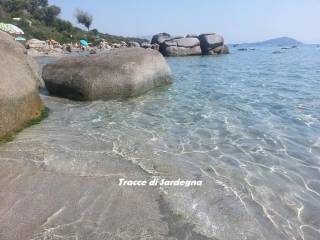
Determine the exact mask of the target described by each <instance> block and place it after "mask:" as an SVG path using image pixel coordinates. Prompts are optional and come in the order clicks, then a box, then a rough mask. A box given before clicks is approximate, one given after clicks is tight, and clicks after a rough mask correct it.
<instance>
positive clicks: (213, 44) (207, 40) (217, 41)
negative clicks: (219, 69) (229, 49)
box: [199, 33, 224, 55]
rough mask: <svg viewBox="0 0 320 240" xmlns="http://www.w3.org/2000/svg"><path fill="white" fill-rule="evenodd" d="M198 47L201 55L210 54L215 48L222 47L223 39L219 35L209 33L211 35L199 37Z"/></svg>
mask: <svg viewBox="0 0 320 240" xmlns="http://www.w3.org/2000/svg"><path fill="white" fill-rule="evenodd" d="M199 40H200V46H201V50H202V54H204V55H206V54H211V53H212V50H214V49H215V48H217V47H220V46H223V45H224V39H223V37H222V36H221V35H219V34H215V33H211V34H201V35H200V36H199Z"/></svg>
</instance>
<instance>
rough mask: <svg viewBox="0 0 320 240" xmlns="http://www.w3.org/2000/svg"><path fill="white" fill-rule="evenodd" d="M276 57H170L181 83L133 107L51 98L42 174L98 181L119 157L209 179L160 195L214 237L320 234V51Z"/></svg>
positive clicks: (262, 51)
mask: <svg viewBox="0 0 320 240" xmlns="http://www.w3.org/2000/svg"><path fill="white" fill-rule="evenodd" d="M274 50H275V49H272V48H257V49H256V51H247V52H238V51H236V50H235V49H232V54H230V55H225V56H219V57H212V56H209V57H185V58H168V59H167V61H168V62H169V64H170V66H171V69H172V72H173V76H174V84H173V85H171V86H169V87H164V88H158V89H156V90H154V91H151V92H149V93H147V94H145V95H143V96H140V97H137V98H133V99H129V100H126V101H108V102H102V101H97V102H93V103H79V102H72V101H65V100H59V99H56V98H50V97H44V99H45V102H46V104H47V106H48V107H49V108H50V109H51V115H50V117H49V118H48V119H47V120H45V121H44V122H43V123H42V125H41V124H40V126H35V127H33V128H31V130H32V131H36V132H38V136H39V131H43V135H42V137H41V136H40V137H37V138H38V140H39V144H42V147H41V148H43V149H46V150H45V151H44V156H45V161H44V162H45V164H46V169H50V171H58V172H67V173H72V174H80V175H86V176H87V175H90V176H98V175H99V176H100V175H103V174H104V167H103V164H100V163H99V162H101V161H102V162H103V159H104V158H106V157H107V158H115V157H119V156H120V157H121V159H122V160H128V161H130V162H131V163H134V164H137V165H138V166H140V167H141V168H142V169H143V170H144V171H146V172H147V173H148V174H151V175H159V176H163V177H165V178H168V179H176V178H178V177H180V178H182V179H201V180H203V181H204V184H203V186H202V187H201V188H199V187H194V188H181V187H176V188H162V189H161V191H162V192H163V193H164V194H165V198H166V200H167V201H168V203H169V205H170V207H171V208H172V209H173V211H174V212H175V213H176V214H177V215H179V216H182V217H183V219H185V220H186V221H187V222H189V223H191V224H194V225H195V227H196V229H197V231H198V232H200V233H202V234H203V235H206V236H207V237H210V238H212V239H224V240H225V239H273V240H276V239H306V240H307V239H312V240H316V239H320V84H319V83H320V68H319V66H320V48H316V47H301V48H298V49H291V50H283V54H272V51H274ZM60 126H63V128H62V127H60ZM41 128H42V130H41ZM59 129H60V131H59ZM31 130H30V131H31ZM30 135H31V134H30ZM40 139H41V140H40ZM93 153H94V154H96V155H93ZM98 156H99V157H98ZM95 157H97V158H95Z"/></svg>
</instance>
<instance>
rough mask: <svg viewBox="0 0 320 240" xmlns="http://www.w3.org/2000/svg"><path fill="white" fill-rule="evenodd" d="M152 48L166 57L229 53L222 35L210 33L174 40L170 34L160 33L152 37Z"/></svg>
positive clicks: (190, 35) (189, 35)
mask: <svg viewBox="0 0 320 240" xmlns="http://www.w3.org/2000/svg"><path fill="white" fill-rule="evenodd" d="M151 44H152V48H153V49H156V50H159V51H160V52H161V53H162V54H163V55H164V56H193V55H214V54H227V53H229V48H228V46H226V45H224V39H223V37H222V36H221V35H219V34H215V33H210V34H201V35H199V36H197V35H196V34H188V35H187V36H186V37H175V38H172V37H171V36H170V34H168V33H159V34H156V35H154V36H153V37H152V41H151Z"/></svg>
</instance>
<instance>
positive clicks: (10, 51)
mask: <svg viewBox="0 0 320 240" xmlns="http://www.w3.org/2000/svg"><path fill="white" fill-rule="evenodd" d="M28 61H30V59H29V60H28V57H27V55H26V53H25V49H24V47H23V46H22V45H21V44H20V43H17V42H15V41H14V39H13V38H12V37H11V36H10V35H8V34H6V33H4V32H1V31H0V65H1V66H2V67H1V68H0V75H1V84H0V119H1V121H0V138H2V137H5V136H7V135H9V134H11V133H13V132H14V131H16V130H18V129H20V128H22V127H23V125H24V124H25V123H26V122H27V121H29V120H32V119H34V118H37V117H39V116H40V115H41V110H42V102H41V99H40V96H39V94H38V89H37V84H38V80H37V77H36V75H35V72H34V71H33V70H32V68H31V66H30V63H29V62H28Z"/></svg>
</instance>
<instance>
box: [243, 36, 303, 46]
mask: <svg viewBox="0 0 320 240" xmlns="http://www.w3.org/2000/svg"><path fill="white" fill-rule="evenodd" d="M302 44H303V43H302V42H300V41H298V40H296V39H294V38H290V37H279V38H273V39H269V40H266V41H262V42H254V43H242V44H239V45H241V46H251V45H252V46H253V45H254V46H297V45H302Z"/></svg>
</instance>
